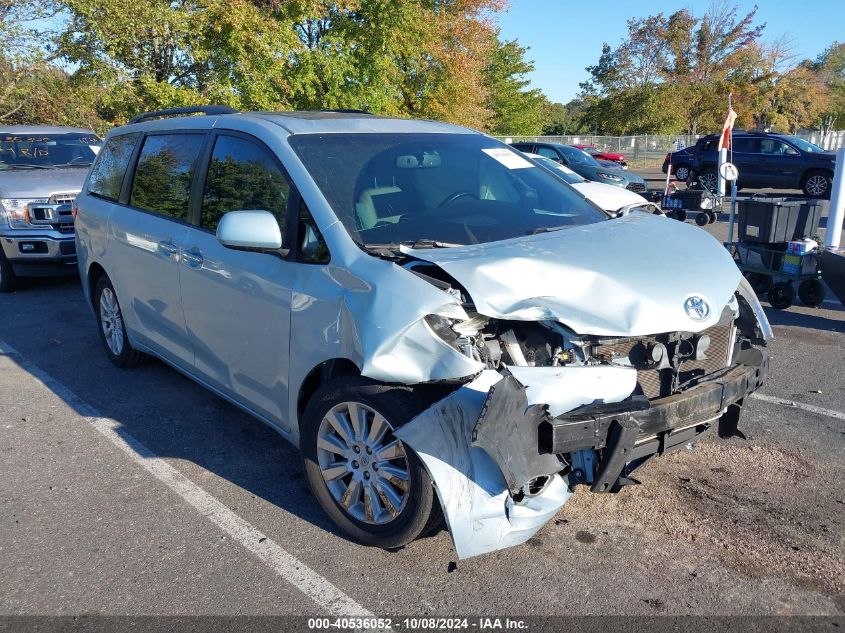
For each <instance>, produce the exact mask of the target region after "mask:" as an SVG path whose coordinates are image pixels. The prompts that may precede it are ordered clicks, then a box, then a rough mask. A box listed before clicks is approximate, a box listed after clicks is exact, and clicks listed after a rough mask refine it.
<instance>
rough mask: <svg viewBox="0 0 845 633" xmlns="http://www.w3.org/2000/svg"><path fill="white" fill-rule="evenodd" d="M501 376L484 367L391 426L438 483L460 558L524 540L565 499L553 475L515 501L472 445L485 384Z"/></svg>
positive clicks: (495, 469) (565, 490) (487, 460)
mask: <svg viewBox="0 0 845 633" xmlns="http://www.w3.org/2000/svg"><path fill="white" fill-rule="evenodd" d="M501 380H502V376H501V375H500V374H499V373H498V372H495V371H492V370H485V371H483V372H481V374H479V375H478V376H477V377H476V378H475V379H474V380H472V381H471V382H469V383H467V384H466V385H464V386H463V387H461V388H460V389H458V390H457V391H455V392H453V393H452V394H450V395H449V396H448V397H446V398H444V399H443V400H441V401H439V402H437V403H435V404H434V405H432V406H431V407H430V408H429V409H427V410H426V411H424V412H422V413H421V414H420V415H418V416H417V417H415V418H414V419H413V420H411V421H410V422H409V423H408V424H406V425H405V426H403V427H401V428H400V429H398V430H397V431H396V432H395V435H396V436H397V437H398V438H399V439H401V440H402V441H403V442H405V443H406V444H407V445H408V446H410V447H411V448H412V449H414V451H416V453H417V455H419V457H420V459H421V460H422V461H423V464H425V467H426V469H427V470H428V472H429V475H430V476H431V478H432V480H433V481H434V483H435V485H436V487H437V494H438V496H439V497H440V502H441V504H442V506H443V513H444V515H445V516H446V521H447V523H448V525H449V531H450V533H451V535H452V540H453V542H454V544H455V550H456V552H457V554H458V557H459V558H462V559H463V558H469V557H471V556H477V555H479V554H484V553H487V552H491V551H495V550H497V549H503V548H506V547H511V546H514V545H518V544H520V543H524V542H525V541H527V540H528V539H529V538H531V537H532V536H533V535H534V534H535V533H536V532H537V531H538V530H539V529H540V528H541V527H542V526H543V525H544V524H545V523H546V522H547V521H548V520H549V519H550V518H551V517H553V516H554V515H555V513H556V512H557V511H558V510H559V509H560V508H561V507H562V506H563V504H564V503H566V501H567V499H569V496H570V494H571V493H570V491H569V488H568V486H567V485H566V483H565V482H564V481H563V479H562V478H561V477H560V476H559V475H553V476H552V477H551V480H550V482H549V484H548V485H547V486H546V488H545V489H544V490H543V491H542V492H541V493H540V494H538V495H536V496H533V497H526V498H525V499H524V500H523V501H522V502H519V503H517V502H515V501H514V500H513V498H512V497H511V495H510V493H509V492H508V486H507V483H506V481H505V478H504V477H503V475H502V473H501V471H500V470H499V468H498V466H497V465H496V463H495V462H494V461H493V460H492V459H491V458H490V456H489V455H488V454H487V453H486V452H485V451H484V450H483V449H481V448H478V447H473V446H472V445H471V435H472V430H473V428H474V427H475V424H476V422H477V420H478V417H479V415H480V414H481V410H482V407H483V406H484V402H485V400H486V398H487V394H488V392H489V390H490V388H491V387H492V386H493V385H495V384H496V383H498V382H500V381H501Z"/></svg>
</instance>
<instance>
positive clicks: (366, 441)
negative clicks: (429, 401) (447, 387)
mask: <svg viewBox="0 0 845 633" xmlns="http://www.w3.org/2000/svg"><path fill="white" fill-rule="evenodd" d="M421 410H422V406H421V405H420V403H419V402H418V401H417V399H416V397H415V396H414V394H413V393H412V392H411V391H410V390H409V389H407V388H404V387H398V386H395V385H381V384H377V383H372V382H368V381H365V380H363V379H361V378H357V377H355V378H342V379H339V380H337V381H334V382H332V383H329V384H327V385H325V386H323V387H321V388H320V389H319V390H318V391H317V393H315V394H314V396H313V397H312V398H311V401H310V402H309V403H308V406H307V407H306V409H305V414H304V416H303V419H302V425H301V429H300V430H301V435H300V443H301V449H302V459H303V465H304V469H305V475H306V478H307V480H308V485H309V486H310V488H311V491H312V492H313V493H314V496H315V497H316V498H317V502H318V503H319V504H320V506H321V507H322V508H323V510H324V511H325V512H326V514H328V515H329V517H330V518H331V519H332V521H334V522H335V523H336V524H337V525H338V526H339V527H340V528H341V529H342V530H343V531H344V532H345V533H346V534H348V535H349V536H350V537H351V538H352V539H353V540H354V541H357V542H358V543H362V544H364V545H371V546H375V547H381V548H384V549H394V548H397V547H402V546H403V545H407V544H408V543H410V542H411V541H413V540H414V539H416V538H417V537H418V536H420V535H421V534H423V533H425V532H427V531H429V530H430V528H431V527H433V526H434V525H435V524H438V523H439V522H440V521H441V520H442V514H441V511H440V504H439V502H438V500H437V498H436V495H435V491H434V487H433V486H432V483H431V479H430V478H429V476H428V472H427V471H426V469H425V467H424V466H423V464H422V462H420V460H419V458H418V457H417V456H416V455H415V454H414V453H413V451H411V450H409V449H408V448H407V447H406V446H405V445H404V444H403V443H402V442H401V441H400V440H399V439H397V438H396V437H395V436H394V435H393V431H394V430H395V429H396V428H398V427H399V426H401V425H402V424H404V423H406V422H408V421H409V420H411V419H412V418H413V417H414V416H415V415H417V414H418V413H419V412H420V411H421Z"/></svg>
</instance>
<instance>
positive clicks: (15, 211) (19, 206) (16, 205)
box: [0, 198, 47, 229]
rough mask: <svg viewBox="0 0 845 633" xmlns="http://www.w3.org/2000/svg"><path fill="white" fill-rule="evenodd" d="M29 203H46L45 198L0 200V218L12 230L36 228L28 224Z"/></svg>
mask: <svg viewBox="0 0 845 633" xmlns="http://www.w3.org/2000/svg"><path fill="white" fill-rule="evenodd" d="M30 202H47V199H46V198H0V216H2V217H3V218H4V219H5V220H6V222H8V224H9V228H12V229H32V228H36V227H34V226H33V225H31V224H30V223H29V212H28V210H27V205H28V204H29V203H30Z"/></svg>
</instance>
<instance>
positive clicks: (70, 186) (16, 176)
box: [0, 166, 88, 198]
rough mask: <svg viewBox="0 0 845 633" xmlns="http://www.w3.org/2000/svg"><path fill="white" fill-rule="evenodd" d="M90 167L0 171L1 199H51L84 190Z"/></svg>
mask: <svg viewBox="0 0 845 633" xmlns="http://www.w3.org/2000/svg"><path fill="white" fill-rule="evenodd" d="M87 174H88V167H87V166H86V167H82V168H77V167H59V168H57V169H8V170H3V171H0V198H49V197H50V196H51V195H52V194H54V193H71V192H78V191H79V190H80V189H82V185H83V183H84V182H85V176H86V175H87Z"/></svg>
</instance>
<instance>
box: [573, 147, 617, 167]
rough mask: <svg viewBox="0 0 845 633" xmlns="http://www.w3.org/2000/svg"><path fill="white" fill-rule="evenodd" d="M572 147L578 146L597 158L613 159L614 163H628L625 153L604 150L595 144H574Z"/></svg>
mask: <svg viewBox="0 0 845 633" xmlns="http://www.w3.org/2000/svg"><path fill="white" fill-rule="evenodd" d="M572 147H577V148H578V149H580V150H582V151H585V152H587V153H588V154H589V155H590V156H592V157H593V158H596V159H601V160H611V161H613V162H614V163H621V164H622V165H627V163H626V162H625V154H617V153H615V152H603V151H602V150H600V149H599V148H598V147H596V146H595V145H573V146H572Z"/></svg>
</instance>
